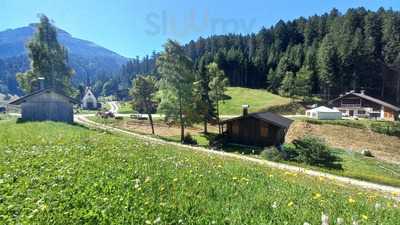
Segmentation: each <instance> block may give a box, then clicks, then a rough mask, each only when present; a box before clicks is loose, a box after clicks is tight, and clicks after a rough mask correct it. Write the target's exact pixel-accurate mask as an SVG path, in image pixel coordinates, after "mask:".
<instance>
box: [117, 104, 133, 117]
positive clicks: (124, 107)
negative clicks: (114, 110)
mask: <svg viewBox="0 0 400 225" xmlns="http://www.w3.org/2000/svg"><path fill="white" fill-rule="evenodd" d="M118 113H121V114H132V113H134V112H133V109H132V105H131V103H130V102H120V103H119V110H118Z"/></svg>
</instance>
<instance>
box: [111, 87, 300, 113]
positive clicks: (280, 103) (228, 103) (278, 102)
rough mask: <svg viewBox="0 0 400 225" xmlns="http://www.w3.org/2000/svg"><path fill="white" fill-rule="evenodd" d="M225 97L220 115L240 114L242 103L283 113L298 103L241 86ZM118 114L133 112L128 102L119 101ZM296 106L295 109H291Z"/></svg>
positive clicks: (255, 109) (297, 105)
mask: <svg viewBox="0 0 400 225" xmlns="http://www.w3.org/2000/svg"><path fill="white" fill-rule="evenodd" d="M225 95H226V99H225V100H224V101H221V102H220V115H228V116H230V115H240V114H242V112H243V111H242V105H250V109H249V111H250V112H259V111H265V110H267V109H268V108H270V107H274V108H279V109H280V107H282V109H281V110H283V111H284V112H283V113H284V114H285V112H286V111H289V112H291V111H296V110H298V109H297V108H298V107H302V106H301V105H299V104H295V103H291V101H290V99H289V98H285V97H282V96H279V95H275V94H272V93H271V92H268V91H266V90H262V89H251V88H242V87H228V88H227V91H226V93H225ZM119 106H120V108H119V110H118V113H120V114H132V113H134V111H133V109H132V106H131V104H130V102H119ZM294 107H296V109H293V108H294Z"/></svg>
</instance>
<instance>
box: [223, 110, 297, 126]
mask: <svg viewBox="0 0 400 225" xmlns="http://www.w3.org/2000/svg"><path fill="white" fill-rule="evenodd" d="M248 117H251V118H255V119H259V120H262V121H265V122H267V123H272V124H274V125H276V126H278V127H284V128H288V127H289V126H290V124H292V122H293V120H291V119H288V118H286V117H283V116H281V115H278V114H275V113H272V112H259V113H250V114H248V115H247V116H239V117H235V118H231V119H227V120H224V121H222V123H228V122H230V121H234V120H240V119H244V118H248Z"/></svg>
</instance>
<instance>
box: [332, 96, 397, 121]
mask: <svg viewBox="0 0 400 225" xmlns="http://www.w3.org/2000/svg"><path fill="white" fill-rule="evenodd" d="M329 104H330V105H331V106H332V107H333V108H334V109H337V110H339V111H340V112H342V114H343V115H344V116H348V117H364V118H370V119H379V120H389V121H394V120H398V119H399V112H400V108H399V107H397V106H394V105H392V104H390V103H387V102H385V101H382V100H380V99H377V98H374V97H371V96H369V95H366V94H365V92H364V91H361V92H360V93H357V92H355V91H350V92H347V93H346V94H343V95H340V96H339V97H338V98H336V99H333V100H331V101H330V102H329Z"/></svg>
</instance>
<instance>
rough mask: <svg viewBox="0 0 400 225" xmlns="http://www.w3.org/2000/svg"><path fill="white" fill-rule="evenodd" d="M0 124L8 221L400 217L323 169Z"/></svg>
mask: <svg viewBox="0 0 400 225" xmlns="http://www.w3.org/2000/svg"><path fill="white" fill-rule="evenodd" d="M0 129H1V130H2V131H5V132H1V133H0V162H1V163H0V183H1V185H0V224H50V223H51V224H303V223H305V222H308V223H310V224H320V223H321V222H320V221H321V214H322V213H325V214H327V215H329V217H330V219H331V221H335V220H336V219H337V218H343V219H344V221H345V224H350V223H351V222H352V221H353V220H357V221H358V222H359V224H398V221H399V218H400V209H399V208H398V207H399V206H398V203H397V202H394V201H393V200H389V199H387V198H384V197H382V196H381V195H380V194H379V193H375V192H367V191H363V190H360V189H355V188H351V187H347V186H344V185H339V184H334V183H331V182H329V181H327V180H324V179H322V178H321V179H319V178H311V177H308V176H304V175H301V174H294V173H288V172H283V171H280V170H275V169H271V168H267V167H263V166H259V165H255V164H252V163H248V162H243V161H240V160H236V159H228V158H224V157H217V156H213V155H208V154H205V153H199V152H194V151H192V150H187V149H179V148H177V147H173V146H169V145H156V144H152V143H148V142H144V141H140V140H136V139H133V138H130V137H126V136H118V135H113V134H109V133H105V132H99V131H93V130H89V129H86V128H84V127H80V126H71V125H65V124H58V123H51V122H46V123H23V124H16V123H15V121H13V120H10V121H7V122H2V123H0ZM395 194H396V193H393V195H395ZM397 194H398V193H397Z"/></svg>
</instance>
